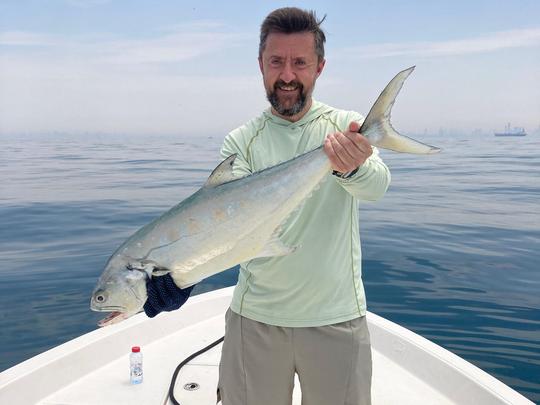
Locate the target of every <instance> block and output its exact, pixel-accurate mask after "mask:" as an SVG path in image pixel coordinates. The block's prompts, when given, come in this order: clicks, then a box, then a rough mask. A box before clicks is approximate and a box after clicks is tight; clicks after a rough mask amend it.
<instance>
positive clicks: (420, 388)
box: [0, 288, 532, 405]
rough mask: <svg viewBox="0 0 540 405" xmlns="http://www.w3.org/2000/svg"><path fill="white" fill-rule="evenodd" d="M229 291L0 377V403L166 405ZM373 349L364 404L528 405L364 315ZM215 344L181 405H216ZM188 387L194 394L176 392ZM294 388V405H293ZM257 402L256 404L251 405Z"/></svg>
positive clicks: (189, 374) (220, 327)
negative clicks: (139, 357) (132, 363)
mask: <svg viewBox="0 0 540 405" xmlns="http://www.w3.org/2000/svg"><path fill="white" fill-rule="evenodd" d="M231 293H232V289H231V288H227V289H222V290H218V291H214V292H211V293H207V294H203V295H200V296H195V297H192V298H190V300H189V301H188V304H186V305H185V306H184V307H183V308H182V309H181V310H179V311H175V312H172V313H167V314H161V315H159V316H158V317H156V318H154V319H148V318H146V316H145V315H144V314H141V315H137V316H135V317H133V318H131V319H128V320H127V321H124V322H122V323H120V324H118V325H113V326H110V327H106V328H103V329H100V330H96V331H94V332H91V333H89V334H86V335H84V336H81V337H79V338H77V339H74V340H72V341H70V342H68V343H66V344H64V345H61V346H58V347H56V348H54V349H52V350H50V351H48V352H45V353H43V354H41V355H39V356H36V357H34V358H33V359H30V360H28V361H26V362H23V363H21V364H19V365H17V366H15V367H13V368H11V369H9V370H6V371H5V372H3V373H0V404H41V405H45V404H47V405H52V404H55V405H60V404H62V405H68V404H74V405H75V404H77V405H85V404H100V405H106V404H116V405H118V404H144V405H146V404H148V405H151V404H168V403H170V402H169V401H168V399H167V392H168V387H169V383H170V380H171V377H172V374H173V371H174V369H175V368H176V366H177V365H178V364H179V363H180V362H181V361H182V360H183V359H184V358H186V357H188V356H189V355H190V354H192V353H194V352H196V351H198V350H200V349H201V348H203V347H204V346H206V345H208V344H209V343H211V342H213V341H215V340H217V339H218V338H219V337H221V336H222V335H223V333H224V313H225V310H226V308H227V307H228V304H229V302H230V298H231ZM368 324H369V328H370V333H371V339H372V346H373V387H372V396H373V405H383V404H403V405H407V404H418V403H423V404H441V405H444V404H475V405H482V404H490V405H491V404H532V402H530V401H528V400H527V399H526V398H524V397H523V396H521V395H520V394H519V393H517V392H516V391H513V390H512V389H510V388H509V387H507V386H506V385H504V384H503V383H501V382H500V381H498V380H496V379H495V378H493V377H491V376H489V375H488V374H486V373H485V372H483V371H481V370H480V369H478V368H477V367H475V366H473V365H472V364H470V363H468V362H466V361H464V360H463V359H461V358H459V357H457V356H455V355H453V354H452V353H450V352H448V351H446V350H445V349H442V348H441V347H439V346H437V345H435V344H433V343H431V342H429V341H428V340H426V339H424V338H422V337H420V336H418V335H416V334H414V333H412V332H411V331H409V330H407V329H404V328H402V327H400V326H398V325H396V324H393V323H391V322H389V321H387V320H385V319H383V318H380V317H378V316H376V315H374V314H371V313H370V314H368ZM134 345H139V346H141V351H142V352H143V356H144V362H143V364H144V365H143V369H144V382H143V383H142V384H140V385H130V384H129V360H128V356H129V352H130V348H131V346H134ZM220 350H221V345H219V346H217V347H215V348H214V349H212V350H211V351H209V352H207V353H205V354H203V355H201V356H200V357H198V358H196V359H195V360H193V361H192V362H191V363H189V364H188V365H186V366H184V368H183V369H182V371H181V372H180V374H179V376H178V380H177V384H176V390H175V393H176V398H177V399H178V400H179V402H180V403H181V404H182V405H204V404H215V403H216V387H217V378H218V364H219V358H220ZM192 382H195V383H197V384H199V386H200V388H199V389H196V390H194V391H187V390H185V389H184V388H183V387H184V385H185V384H187V383H192ZM300 398H301V392H300V389H299V384H298V382H296V384H295V391H294V401H293V403H294V404H300ZM257 405H259V404H257ZM261 405H265V404H261Z"/></svg>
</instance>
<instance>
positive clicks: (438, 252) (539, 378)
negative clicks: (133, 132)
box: [0, 135, 540, 401]
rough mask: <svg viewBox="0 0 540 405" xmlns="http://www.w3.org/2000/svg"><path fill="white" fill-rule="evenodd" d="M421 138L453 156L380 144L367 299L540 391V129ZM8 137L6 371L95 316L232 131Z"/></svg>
mask: <svg viewBox="0 0 540 405" xmlns="http://www.w3.org/2000/svg"><path fill="white" fill-rule="evenodd" d="M423 139H425V140H426V141H428V142H431V143H433V144H436V145H438V146H441V147H443V148H444V152H443V153H442V154H440V155H435V156H429V157H427V156H423V157H417V156H412V155H401V154H396V153H392V152H386V151H382V155H383V158H384V159H385V161H386V162H387V164H388V165H389V166H390V168H391V170H392V174H393V182H392V186H391V189H390V190H389V192H388V193H387V195H386V196H385V197H384V199H383V200H381V201H380V202H377V203H366V204H363V205H362V207H361V224H360V227H361V235H362V244H363V256H364V262H363V269H364V270H363V272H364V280H365V285H366V293H367V297H368V307H369V309H370V310H371V311H372V312H375V313H377V314H379V315H382V316H384V317H386V318H388V319H390V320H392V321H395V322H397V323H399V324H401V325H403V326H405V327H407V328H410V329H412V330H413V331H415V332H417V333H419V334H421V335H423V336H424V337H426V338H428V339H430V340H433V341H434V342H436V343H438V344H440V345H442V346H443V347H445V348H447V349H449V350H451V351H452V352H454V353H456V354H458V355H459V356H462V357H464V358H465V359H467V360H469V361H471V362H472V363H474V364H475V365H477V366H479V367H480V368H482V369H484V370H485V371H487V372H489V373H491V374H492V375H494V376H496V377H497V378H499V379H500V380H502V381H504V382H505V383H506V384H508V385H510V386H512V387H513V388H515V389H516V390H518V391H520V392H521V393H523V394H524V395H525V396H527V397H528V398H530V399H532V400H534V401H540V293H539V292H540V271H539V270H538V269H539V263H540V249H539V248H540V204H539V201H540V155H539V154H538V150H540V140H539V139H538V137H533V136H528V137H525V138H495V137H493V136H472V135H471V136H467V137H465V136H461V137H458V136H452V135H448V136H445V137H442V136H424V137H423ZM0 140H1V142H2V148H0V180H1V183H0V263H1V267H0V278H1V280H2V281H1V283H0V355H1V356H0V370H3V369H6V368H8V367H10V366H13V365H14V364H16V363H18V362H20V361H22V360H25V359H27V358H29V357H31V356H34V355H36V354H38V353H40V352H42V351H44V350H47V349H49V348H51V347H53V346H56V345H58V344H60V343H63V342H66V341H67V340H70V339H72V338H74V337H76V336H79V335H81V334H84V333H86V332H89V331H91V330H93V329H95V328H96V322H97V321H98V319H100V318H101V317H102V316H101V315H100V314H97V313H93V312H91V311H90V310H89V299H90V294H91V291H92V289H93V287H94V285H95V282H96V280H97V278H98V276H99V274H100V273H101V271H102V268H103V265H104V264H105V262H106V260H107V258H108V256H109V255H110V254H111V253H112V252H113V250H114V249H115V248H116V247H117V246H118V245H119V244H120V243H121V242H122V241H123V240H124V239H125V238H126V237H128V236H129V235H130V234H131V233H133V232H134V231H135V230H136V229H138V228H139V227H140V226H142V225H144V224H145V223H147V222H148V221H150V220H151V219H153V218H154V217H156V216H157V215H158V214H160V213H161V212H163V211H164V210H166V209H168V208H169V207H171V206H172V205H174V204H176V203H177V202H178V201H180V200H182V199H184V198H185V197H187V196H188V195H190V194H191V193H193V192H194V191H195V190H196V189H197V188H198V187H200V185H201V184H202V183H203V182H204V180H205V179H206V177H207V176H208V174H209V173H210V171H211V169H212V168H213V167H214V166H215V165H216V163H217V162H218V149H219V146H220V143H221V139H219V138H176V139H171V138H168V139H164V138H136V139H129V138H111V137H86V138H82V137H80V138H76V137H43V138H41V139H39V138H34V139H29V138H28V139H22V140H21V139H15V138H13V139H10V138H3V139H0ZM236 277H237V272H236V271H235V270H234V269H233V270H228V271H226V272H224V273H221V274H219V275H217V276H214V277H212V278H210V279H208V280H205V281H204V282H203V283H201V284H200V285H199V286H198V287H197V290H196V292H197V293H201V292H204V291H208V290H212V289H216V288H220V287H223V286H229V285H233V284H234V283H235V282H236Z"/></svg>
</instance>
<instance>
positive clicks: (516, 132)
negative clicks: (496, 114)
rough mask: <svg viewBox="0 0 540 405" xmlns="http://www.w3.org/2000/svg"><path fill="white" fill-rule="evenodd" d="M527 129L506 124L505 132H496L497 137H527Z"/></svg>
mask: <svg viewBox="0 0 540 405" xmlns="http://www.w3.org/2000/svg"><path fill="white" fill-rule="evenodd" d="M526 135H527V133H526V132H525V128H522V127H514V128H512V127H511V126H510V123H508V124H506V126H505V127H504V131H503V132H495V136H526Z"/></svg>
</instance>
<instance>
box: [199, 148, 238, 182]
mask: <svg viewBox="0 0 540 405" xmlns="http://www.w3.org/2000/svg"><path fill="white" fill-rule="evenodd" d="M235 159H236V153H234V154H232V155H231V156H229V157H228V158H227V159H225V160H224V161H223V162H221V163H220V164H219V165H217V167H216V168H215V169H214V171H213V172H212V173H211V174H210V177H208V180H206V183H205V184H204V187H216V186H219V185H220V184H225V183H228V182H230V181H232V180H235V179H236V178H237V177H236V176H235V175H234V174H233V164H234V160H235Z"/></svg>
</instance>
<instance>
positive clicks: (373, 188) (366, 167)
mask: <svg viewBox="0 0 540 405" xmlns="http://www.w3.org/2000/svg"><path fill="white" fill-rule="evenodd" d="M372 148H373V154H372V155H371V156H370V157H369V158H368V159H367V160H366V161H365V162H364V164H363V165H362V166H360V167H359V168H358V171H357V172H356V173H355V174H354V175H353V176H351V177H349V178H347V179H342V178H339V177H336V176H334V178H335V179H336V181H337V182H338V183H339V184H340V185H341V186H342V187H343V188H344V189H345V190H346V191H347V192H348V193H349V194H351V195H352V196H353V197H355V198H357V199H359V200H366V201H377V200H378V199H380V198H381V197H382V196H383V195H384V194H385V193H386V190H387V189H388V186H389V185H390V180H391V176H390V170H389V169H388V167H387V166H386V165H385V164H384V162H383V161H382V159H381V158H380V157H379V151H378V149H377V148H375V147H372Z"/></svg>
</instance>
